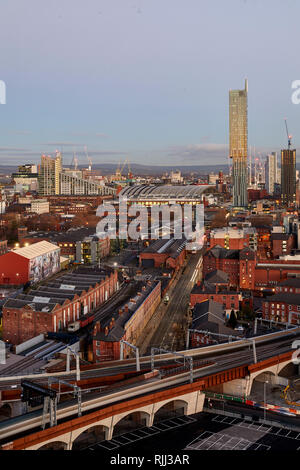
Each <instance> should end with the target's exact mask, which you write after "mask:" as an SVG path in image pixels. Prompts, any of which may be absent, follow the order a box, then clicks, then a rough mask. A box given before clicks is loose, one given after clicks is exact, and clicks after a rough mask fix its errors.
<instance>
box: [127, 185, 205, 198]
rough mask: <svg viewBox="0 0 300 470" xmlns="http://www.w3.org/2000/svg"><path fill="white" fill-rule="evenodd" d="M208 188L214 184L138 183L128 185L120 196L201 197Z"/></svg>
mask: <svg viewBox="0 0 300 470" xmlns="http://www.w3.org/2000/svg"><path fill="white" fill-rule="evenodd" d="M207 189H214V186H212V185H208V184H205V185H192V184H187V185H180V186H179V185H171V184H162V185H160V184H136V185H134V186H126V187H125V188H123V189H122V191H120V193H119V196H121V197H122V196H123V197H127V198H128V199H201V197H202V195H203V193H204V192H205V191H206V190H207Z"/></svg>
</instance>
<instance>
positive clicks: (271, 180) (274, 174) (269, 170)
mask: <svg viewBox="0 0 300 470" xmlns="http://www.w3.org/2000/svg"><path fill="white" fill-rule="evenodd" d="M265 175H266V190H267V191H268V193H269V194H273V193H274V184H275V183H277V180H278V168H277V152H272V153H271V154H270V155H267V159H266V163H265Z"/></svg>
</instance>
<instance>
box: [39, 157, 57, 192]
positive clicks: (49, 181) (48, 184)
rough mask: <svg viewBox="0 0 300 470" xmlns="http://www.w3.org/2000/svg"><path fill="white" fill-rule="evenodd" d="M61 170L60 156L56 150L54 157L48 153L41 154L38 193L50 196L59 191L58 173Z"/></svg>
mask: <svg viewBox="0 0 300 470" xmlns="http://www.w3.org/2000/svg"><path fill="white" fill-rule="evenodd" d="M61 172H62V156H61V153H60V152H56V155H55V157H54V158H52V157H51V156H49V155H42V156H41V164H40V166H39V194H40V195H42V196H51V195H55V194H59V193H60V173H61Z"/></svg>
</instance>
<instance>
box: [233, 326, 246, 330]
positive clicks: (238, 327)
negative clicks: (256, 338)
mask: <svg viewBox="0 0 300 470" xmlns="http://www.w3.org/2000/svg"><path fill="white" fill-rule="evenodd" d="M235 330H236V331H244V328H243V327H242V326H241V325H240V326H237V327H236V328H235Z"/></svg>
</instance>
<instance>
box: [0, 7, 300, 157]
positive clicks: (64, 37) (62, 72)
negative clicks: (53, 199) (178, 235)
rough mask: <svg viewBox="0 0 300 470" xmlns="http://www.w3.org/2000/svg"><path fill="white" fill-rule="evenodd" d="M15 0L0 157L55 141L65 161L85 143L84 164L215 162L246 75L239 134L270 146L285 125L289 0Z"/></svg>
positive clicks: (6, 34)
mask: <svg viewBox="0 0 300 470" xmlns="http://www.w3.org/2000/svg"><path fill="white" fill-rule="evenodd" d="M14 3H16V2H11V4H10V5H4V6H2V17H3V18H4V19H6V20H7V21H4V24H3V26H2V28H1V32H0V52H1V57H2V70H1V76H0V79H1V80H4V81H5V83H6V86H7V102H6V104H5V105H1V106H0V124H1V129H0V141H1V144H0V165H1V164H7V163H8V160H9V161H10V162H12V163H13V162H14V163H15V164H16V163H19V162H20V163H24V162H26V161H33V162H37V161H39V159H40V156H41V154H42V153H45V154H52V155H53V154H54V152H55V150H56V149H57V148H58V149H59V150H60V151H62V152H63V154H64V155H65V157H70V161H71V159H72V155H73V151H74V149H75V150H76V151H77V152H82V154H83V157H82V163H84V162H85V158H84V153H83V150H82V149H83V147H84V146H85V145H87V146H88V150H89V153H90V154H91V155H92V156H93V157H94V160H95V163H107V162H112V163H114V162H115V163H118V161H119V160H120V159H123V158H125V157H130V159H131V161H132V162H136V163H143V162H144V161H145V160H146V161H149V158H151V161H152V162H153V164H154V165H158V164H159V163H160V162H161V160H162V158H163V160H164V163H166V164H168V165H173V164H174V166H176V165H190V164H203V165H204V164H207V163H211V162H212V160H213V161H214V162H215V163H216V164H221V163H225V164H226V161H227V156H228V116H227V96H228V95H227V93H228V90H229V89H230V88H238V86H239V83H240V82H241V81H242V80H243V79H244V77H246V76H247V77H248V80H249V83H250V84H251V88H250V93H249V145H251V146H255V147H256V149H257V152H261V153H262V154H268V153H270V152H272V151H277V152H279V151H280V149H282V148H284V147H285V144H286V139H285V132H284V117H287V118H288V121H289V126H290V128H291V132H292V134H296V129H297V122H298V118H299V112H300V107H299V106H296V105H295V104H293V103H292V101H291V95H292V89H291V84H292V82H293V81H294V80H295V79H297V78H299V77H298V70H297V50H296V48H293V47H292V45H293V44H294V43H296V30H297V28H296V21H297V12H299V10H300V7H299V5H297V4H296V3H295V2H294V1H290V2H284V3H283V2H280V1H276V2H272V3H271V2H270V1H268V0H266V1H264V2H251V5H250V4H249V3H247V2H244V1H239V0H232V1H230V2H226V6H225V5H223V4H222V2H220V1H216V2H213V3H212V4H209V5H208V4H207V3H204V2H196V1H192V2H191V4H190V8H186V7H185V6H183V5H182V2H180V1H177V0H175V1H172V2H170V1H167V2H165V3H164V5H163V6H162V5H161V4H160V3H159V2H158V1H156V0H155V1H154V2H151V3H150V2H147V1H141V0H140V1H138V2H135V5H132V3H131V2H128V1H127V0H125V1H122V2H116V3H115V4H114V5H111V4H110V3H109V2H108V1H103V2H101V3H100V6H99V2H95V1H92V0H91V1H90V2H89V3H88V5H85V6H84V7H83V6H81V5H78V4H77V5H73V3H72V4H71V2H70V1H67V0H66V1H64V2H62V3H60V4H59V7H58V4H54V5H40V4H39V3H38V2H36V1H34V0H30V1H29V2H28V3H27V6H26V7H25V6H24V5H18V9H14ZM271 5H272V8H271ZM32 8H34V9H35V11H36V14H35V15H34V17H33V18H29V16H28V13H27V11H30V10H31V9H32ZM225 12H226V16H224V14H225ZM170 13H171V14H170ZM288 13H290V14H289V18H290V21H289V24H285V23H282V17H283V15H286V14H288ZM224 17H226V21H224ZM254 20H255V21H254ZM294 23H295V24H294ZM87 24H88V25H89V33H88V34H82V31H85V29H84V26H85V25H87ZM268 24H270V25H272V30H274V29H276V28H279V27H280V31H281V34H280V35H270V34H269V28H268V27H267V26H268ZM212 25H213V30H212V27H211V26H212ZM253 25H255V31H254V28H253ZM293 25H294V26H295V28H293ZM196 26H197V27H196ZM12 31H13V33H12ZM16 31H17V33H16ZM32 31H34V34H33V33H32ZM45 31H46V32H47V31H48V32H49V31H51V34H45ZM285 31H286V32H287V31H288V32H289V34H288V35H287V34H284V33H285ZM166 33H167V34H166ZM241 34H242V35H243V36H242V37H243V41H237V40H236V37H237V35H241ZM225 35H226V36H225ZM123 38H126V40H125V41H124V40H123ZM207 38H208V39H209V38H211V41H209V40H207ZM224 38H225V40H224ZM62 44H63V46H62ZM278 54H279V55H280V69H279V68H278V60H277V56H278ZM141 116H143V118H142V119H141ZM297 143H298V142H297V136H295V139H294V144H295V147H296V148H297ZM65 160H66V163H67V158H66V159H65Z"/></svg>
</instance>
